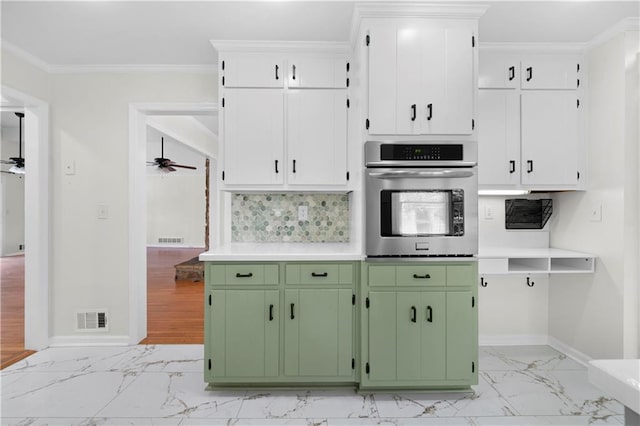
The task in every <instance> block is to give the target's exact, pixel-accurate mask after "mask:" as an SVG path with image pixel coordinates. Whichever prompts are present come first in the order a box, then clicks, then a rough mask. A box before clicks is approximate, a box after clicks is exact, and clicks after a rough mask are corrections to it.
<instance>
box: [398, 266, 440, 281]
mask: <svg viewBox="0 0 640 426" xmlns="http://www.w3.org/2000/svg"><path fill="white" fill-rule="evenodd" d="M396 275H397V278H396V282H397V283H398V285H412V286H414V285H419V286H422V285H445V283H446V277H447V270H446V267H445V266H423V265H420V266H418V265H415V266H412V265H407V266H398V267H397V271H396Z"/></svg>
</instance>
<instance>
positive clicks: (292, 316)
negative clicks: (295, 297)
mask: <svg viewBox="0 0 640 426" xmlns="http://www.w3.org/2000/svg"><path fill="white" fill-rule="evenodd" d="M294 306H295V303H292V304H291V319H294V318H295V317H296V316H295V315H294V314H293V307H294Z"/></svg>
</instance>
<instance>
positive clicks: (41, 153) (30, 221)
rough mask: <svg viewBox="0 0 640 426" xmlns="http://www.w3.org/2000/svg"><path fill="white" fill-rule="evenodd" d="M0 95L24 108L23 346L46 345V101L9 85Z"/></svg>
mask: <svg viewBox="0 0 640 426" xmlns="http://www.w3.org/2000/svg"><path fill="white" fill-rule="evenodd" d="M1 90H2V95H3V97H6V98H8V99H10V100H11V101H14V102H15V104H16V105H11V106H10V107H11V108H13V107H14V106H15V107H17V108H21V109H24V114H25V120H24V142H25V143H24V157H25V159H26V160H25V168H26V170H27V174H26V175H25V182H24V203H25V218H24V225H25V230H24V243H25V259H24V262H25V268H24V269H25V274H24V275H25V276H24V346H25V349H31V350H41V349H44V348H46V347H48V346H49V283H50V281H51V264H50V261H49V254H50V248H51V246H50V245H51V238H50V236H51V234H50V227H49V224H50V219H51V217H50V199H49V194H50V190H51V188H50V185H51V181H52V179H51V178H50V177H51V176H50V164H49V104H48V103H47V102H45V101H43V100H41V99H38V98H36V97H33V96H31V95H28V94H26V93H23V92H21V91H19V90H16V89H13V88H11V87H7V86H4V85H2V86H1Z"/></svg>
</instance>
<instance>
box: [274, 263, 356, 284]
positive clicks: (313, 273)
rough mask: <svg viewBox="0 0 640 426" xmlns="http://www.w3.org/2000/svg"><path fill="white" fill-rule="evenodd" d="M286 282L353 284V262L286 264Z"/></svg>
mask: <svg viewBox="0 0 640 426" xmlns="http://www.w3.org/2000/svg"><path fill="white" fill-rule="evenodd" d="M286 275H287V284H353V264H351V263H349V264H326V263H318V264H315V263H308V264H287V266H286Z"/></svg>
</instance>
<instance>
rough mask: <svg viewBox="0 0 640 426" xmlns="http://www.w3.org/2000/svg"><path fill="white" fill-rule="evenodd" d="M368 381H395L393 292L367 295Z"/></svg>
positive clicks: (395, 316) (378, 292)
mask: <svg viewBox="0 0 640 426" xmlns="http://www.w3.org/2000/svg"><path fill="white" fill-rule="evenodd" d="M369 300H370V306H369V309H368V311H369V312H368V314H369V330H366V331H364V332H368V333H369V348H368V349H369V365H370V371H369V380H371V381H372V382H373V381H393V380H396V366H397V343H396V335H397V329H396V324H397V317H398V314H397V312H398V310H397V309H398V308H397V301H396V293H395V292H383V291H372V292H370V293H369Z"/></svg>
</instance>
